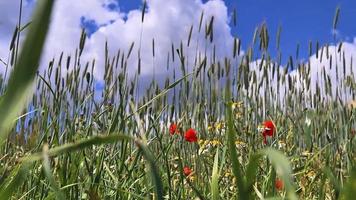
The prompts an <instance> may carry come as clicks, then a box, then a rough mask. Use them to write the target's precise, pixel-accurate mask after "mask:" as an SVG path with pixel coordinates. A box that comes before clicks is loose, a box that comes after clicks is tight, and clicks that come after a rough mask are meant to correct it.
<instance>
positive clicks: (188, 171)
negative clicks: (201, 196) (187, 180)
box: [183, 166, 192, 176]
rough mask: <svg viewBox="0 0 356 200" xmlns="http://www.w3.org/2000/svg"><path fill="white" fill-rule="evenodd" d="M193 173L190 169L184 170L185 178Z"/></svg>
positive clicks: (185, 168)
mask: <svg viewBox="0 0 356 200" xmlns="http://www.w3.org/2000/svg"><path fill="white" fill-rule="evenodd" d="M191 173H192V170H191V169H190V168H189V167H187V166H185V167H184V168H183V174H184V175H185V176H189V175H190V174H191Z"/></svg>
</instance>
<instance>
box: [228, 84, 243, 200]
mask: <svg viewBox="0 0 356 200" xmlns="http://www.w3.org/2000/svg"><path fill="white" fill-rule="evenodd" d="M230 91H231V90H230V80H229V79H228V80H227V83H226V88H225V92H226V93H225V99H226V101H228V103H227V105H226V117H227V138H226V140H227V144H228V150H229V153H230V160H231V163H232V172H233V174H234V176H235V177H236V180H237V188H238V190H239V192H238V194H239V199H248V194H247V193H246V192H245V183H244V178H243V177H244V176H243V173H242V166H241V164H240V162H239V160H238V157H239V155H238V154H237V151H236V146H235V141H236V140H235V139H236V138H235V129H234V122H233V117H232V102H231V101H230V99H231V94H230Z"/></svg>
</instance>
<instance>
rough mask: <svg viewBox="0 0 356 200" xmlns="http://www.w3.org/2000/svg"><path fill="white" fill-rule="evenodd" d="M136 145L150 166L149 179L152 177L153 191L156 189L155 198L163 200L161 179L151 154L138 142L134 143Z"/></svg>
mask: <svg viewBox="0 0 356 200" xmlns="http://www.w3.org/2000/svg"><path fill="white" fill-rule="evenodd" d="M135 143H136V145H137V146H138V147H139V148H140V150H141V151H142V154H143V157H144V158H145V159H146V160H147V162H148V164H149V166H150V173H151V177H152V181H153V183H154V185H155V189H156V191H155V192H156V198H155V199H158V200H163V194H164V192H163V184H162V181H161V178H160V176H159V171H158V168H157V166H156V165H155V158H154V157H153V156H152V154H151V153H150V152H149V150H148V148H147V147H146V146H145V145H143V144H142V143H141V142H139V141H135Z"/></svg>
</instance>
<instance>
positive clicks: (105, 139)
mask: <svg viewBox="0 0 356 200" xmlns="http://www.w3.org/2000/svg"><path fill="white" fill-rule="evenodd" d="M132 139H133V138H132V137H129V136H127V135H122V134H111V135H106V136H102V135H98V136H93V137H91V138H89V139H83V140H80V141H78V142H75V143H68V144H64V145H62V146H59V147H55V148H52V149H49V150H48V156H50V157H53V156H58V155H61V154H64V153H68V152H74V151H78V150H82V149H85V148H87V147H91V146H93V145H102V144H112V143H116V142H118V141H122V140H132ZM41 159H42V153H41V152H39V153H34V154H32V155H30V156H27V157H24V158H22V159H21V161H23V162H33V161H36V160H41Z"/></svg>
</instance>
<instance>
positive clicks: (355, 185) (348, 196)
mask: <svg viewBox="0 0 356 200" xmlns="http://www.w3.org/2000/svg"><path fill="white" fill-rule="evenodd" d="M355 191H356V168H354V169H352V170H351V172H350V178H349V179H348V182H347V183H346V184H345V186H344V188H343V190H342V194H341V199H344V200H353V199H354V198H355V197H354V193H355Z"/></svg>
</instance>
